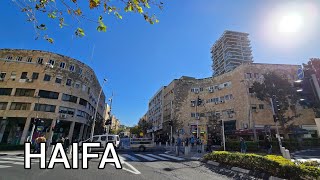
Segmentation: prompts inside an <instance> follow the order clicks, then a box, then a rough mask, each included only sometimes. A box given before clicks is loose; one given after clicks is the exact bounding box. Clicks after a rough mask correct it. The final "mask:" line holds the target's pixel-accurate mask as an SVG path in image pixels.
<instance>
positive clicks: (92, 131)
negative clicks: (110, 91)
mask: <svg viewBox="0 0 320 180" xmlns="http://www.w3.org/2000/svg"><path fill="white" fill-rule="evenodd" d="M106 82H107V79H103V84H102V86H101V89H100V92H99V96H98V102H97V105H96V111H95V113H94V117H93V123H92V127H91V135H90V139H91V140H92V139H93V134H94V127H95V125H96V117H97V113H98V106H99V102H100V96H101V93H102V90H103V86H104V84H105V83H106Z"/></svg>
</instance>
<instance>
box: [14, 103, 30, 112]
mask: <svg viewBox="0 0 320 180" xmlns="http://www.w3.org/2000/svg"><path fill="white" fill-rule="evenodd" d="M30 107H31V103H21V102H13V103H11V106H10V110H30Z"/></svg>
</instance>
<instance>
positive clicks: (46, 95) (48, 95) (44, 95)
mask: <svg viewBox="0 0 320 180" xmlns="http://www.w3.org/2000/svg"><path fill="white" fill-rule="evenodd" d="M38 96H40V97H42V98H48V99H58V97H59V93H57V92H53V91H45V90H39V93H38Z"/></svg>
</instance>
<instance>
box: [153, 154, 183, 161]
mask: <svg viewBox="0 0 320 180" xmlns="http://www.w3.org/2000/svg"><path fill="white" fill-rule="evenodd" d="M159 155H160V156H164V157H167V158H171V159H175V160H178V161H183V160H185V159H183V158H179V157H175V156H170V155H168V154H159Z"/></svg>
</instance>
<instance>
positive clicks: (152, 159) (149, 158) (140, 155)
mask: <svg viewBox="0 0 320 180" xmlns="http://www.w3.org/2000/svg"><path fill="white" fill-rule="evenodd" d="M134 155H136V156H139V157H142V158H144V159H146V160H148V161H155V160H156V159H154V158H152V157H149V156H145V155H142V154H134Z"/></svg>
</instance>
